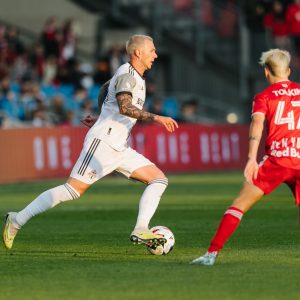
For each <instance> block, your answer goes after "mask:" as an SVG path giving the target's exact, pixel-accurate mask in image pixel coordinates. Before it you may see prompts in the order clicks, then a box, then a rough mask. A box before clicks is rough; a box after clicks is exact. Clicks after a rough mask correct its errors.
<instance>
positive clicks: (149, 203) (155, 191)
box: [135, 178, 168, 229]
mask: <svg viewBox="0 0 300 300" xmlns="http://www.w3.org/2000/svg"><path fill="white" fill-rule="evenodd" d="M167 186H168V179H167V178H161V179H154V180H152V181H151V182H149V183H148V186H147V187H146V189H145V191H144V193H143V195H142V197H141V199H140V204H139V213H138V217H137V222H136V225H135V229H137V228H139V229H148V226H149V223H150V220H151V218H152V217H153V215H154V213H155V211H156V209H157V207H158V204H159V201H160V198H161V195H162V194H163V192H164V191H165V189H166V188H167Z"/></svg>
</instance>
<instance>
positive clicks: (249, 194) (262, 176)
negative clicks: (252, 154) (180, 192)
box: [192, 158, 294, 265]
mask: <svg viewBox="0 0 300 300" xmlns="http://www.w3.org/2000/svg"><path fill="white" fill-rule="evenodd" d="M270 174H272V176H270ZM293 174H294V173H293V171H292V170H291V169H287V168H284V167H281V166H280V165H277V164H276V163H274V162H273V161H272V160H270V159H267V158H265V159H264V160H263V161H262V162H261V163H260V166H259V170H258V174H257V178H256V179H253V185H252V184H248V183H245V184H244V186H243V188H242V190H241V192H240V195H239V196H238V197H237V198H236V199H235V200H234V201H233V203H232V205H231V206H230V207H229V208H228V209H227V210H226V211H225V214H224V216H223V218H222V220H221V222H220V224H219V227H218V229H217V231H216V234H215V236H214V238H213V240H212V241H211V244H210V246H209V248H208V251H207V253H206V254H205V255H204V256H201V257H199V258H197V259H195V260H194V261H193V262H192V263H193V264H202V265H213V264H214V262H215V260H216V257H217V255H218V253H219V251H220V250H221V249H222V247H223V246H224V244H225V243H226V241H227V240H228V239H229V237H230V236H231V235H232V234H233V232H234V231H235V229H236V228H237V227H238V225H239V223H240V221H241V219H242V217H243V215H244V213H246V211H248V210H249V209H250V208H251V206H252V205H254V204H255V203H256V202H257V201H258V200H260V199H261V198H262V196H263V195H267V194H269V193H270V192H272V191H273V190H274V189H275V188H276V187H277V186H279V185H280V184H281V183H283V182H285V181H287V180H290V178H292V177H293V176H294V175H293Z"/></svg>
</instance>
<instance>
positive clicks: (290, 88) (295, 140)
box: [252, 81, 300, 170]
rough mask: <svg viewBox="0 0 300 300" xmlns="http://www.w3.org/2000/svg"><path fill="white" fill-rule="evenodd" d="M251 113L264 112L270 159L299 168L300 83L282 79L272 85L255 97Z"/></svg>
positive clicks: (286, 165) (267, 148) (288, 166)
mask: <svg viewBox="0 0 300 300" xmlns="http://www.w3.org/2000/svg"><path fill="white" fill-rule="evenodd" d="M252 113H253V114H255V113H262V114H264V115H265V118H266V123H267V138H266V154H267V155H268V156H269V157H270V159H272V160H274V161H275V162H276V163H277V164H279V165H281V166H284V167H287V168H291V169H297V170H300V84H297V83H295V82H291V81H280V82H276V83H274V84H272V85H270V86H269V87H268V88H266V89H265V90H263V91H262V92H261V93H259V94H257V95H256V96H255V97H254V101H253V108H252Z"/></svg>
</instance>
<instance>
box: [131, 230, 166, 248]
mask: <svg viewBox="0 0 300 300" xmlns="http://www.w3.org/2000/svg"><path fill="white" fill-rule="evenodd" d="M130 240H131V242H133V243H134V244H146V245H148V246H159V245H164V244H165V243H166V239H165V238H164V237H162V236H161V235H157V234H154V233H153V232H151V231H150V230H149V229H148V230H139V229H135V230H134V231H133V232H132V233H131V235H130Z"/></svg>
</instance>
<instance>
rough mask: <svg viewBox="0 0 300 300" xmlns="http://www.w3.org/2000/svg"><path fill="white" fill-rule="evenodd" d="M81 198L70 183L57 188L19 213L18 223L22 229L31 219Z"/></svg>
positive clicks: (41, 196) (40, 196)
mask: <svg viewBox="0 0 300 300" xmlns="http://www.w3.org/2000/svg"><path fill="white" fill-rule="evenodd" d="M79 197H80V194H79V193H78V192H77V191H76V190H75V189H74V188H73V187H72V186H71V185H69V184H68V183H65V184H64V185H60V186H57V187H55V188H53V189H51V190H47V191H46V192H44V193H42V194H40V195H39V196H38V197H37V198H35V199H34V200H33V201H32V202H31V203H29V204H28V205H27V206H26V207H25V208H24V209H23V210H21V211H20V212H18V213H17V215H16V220H15V221H16V223H17V225H19V226H20V227H21V226H23V225H24V224H25V223H26V222H27V221H28V220H29V219H31V218H32V217H34V216H35V215H38V214H40V213H42V212H44V211H46V210H48V209H50V208H52V207H54V206H56V205H57V204H59V203H61V202H65V201H68V200H74V199H77V198H79Z"/></svg>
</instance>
